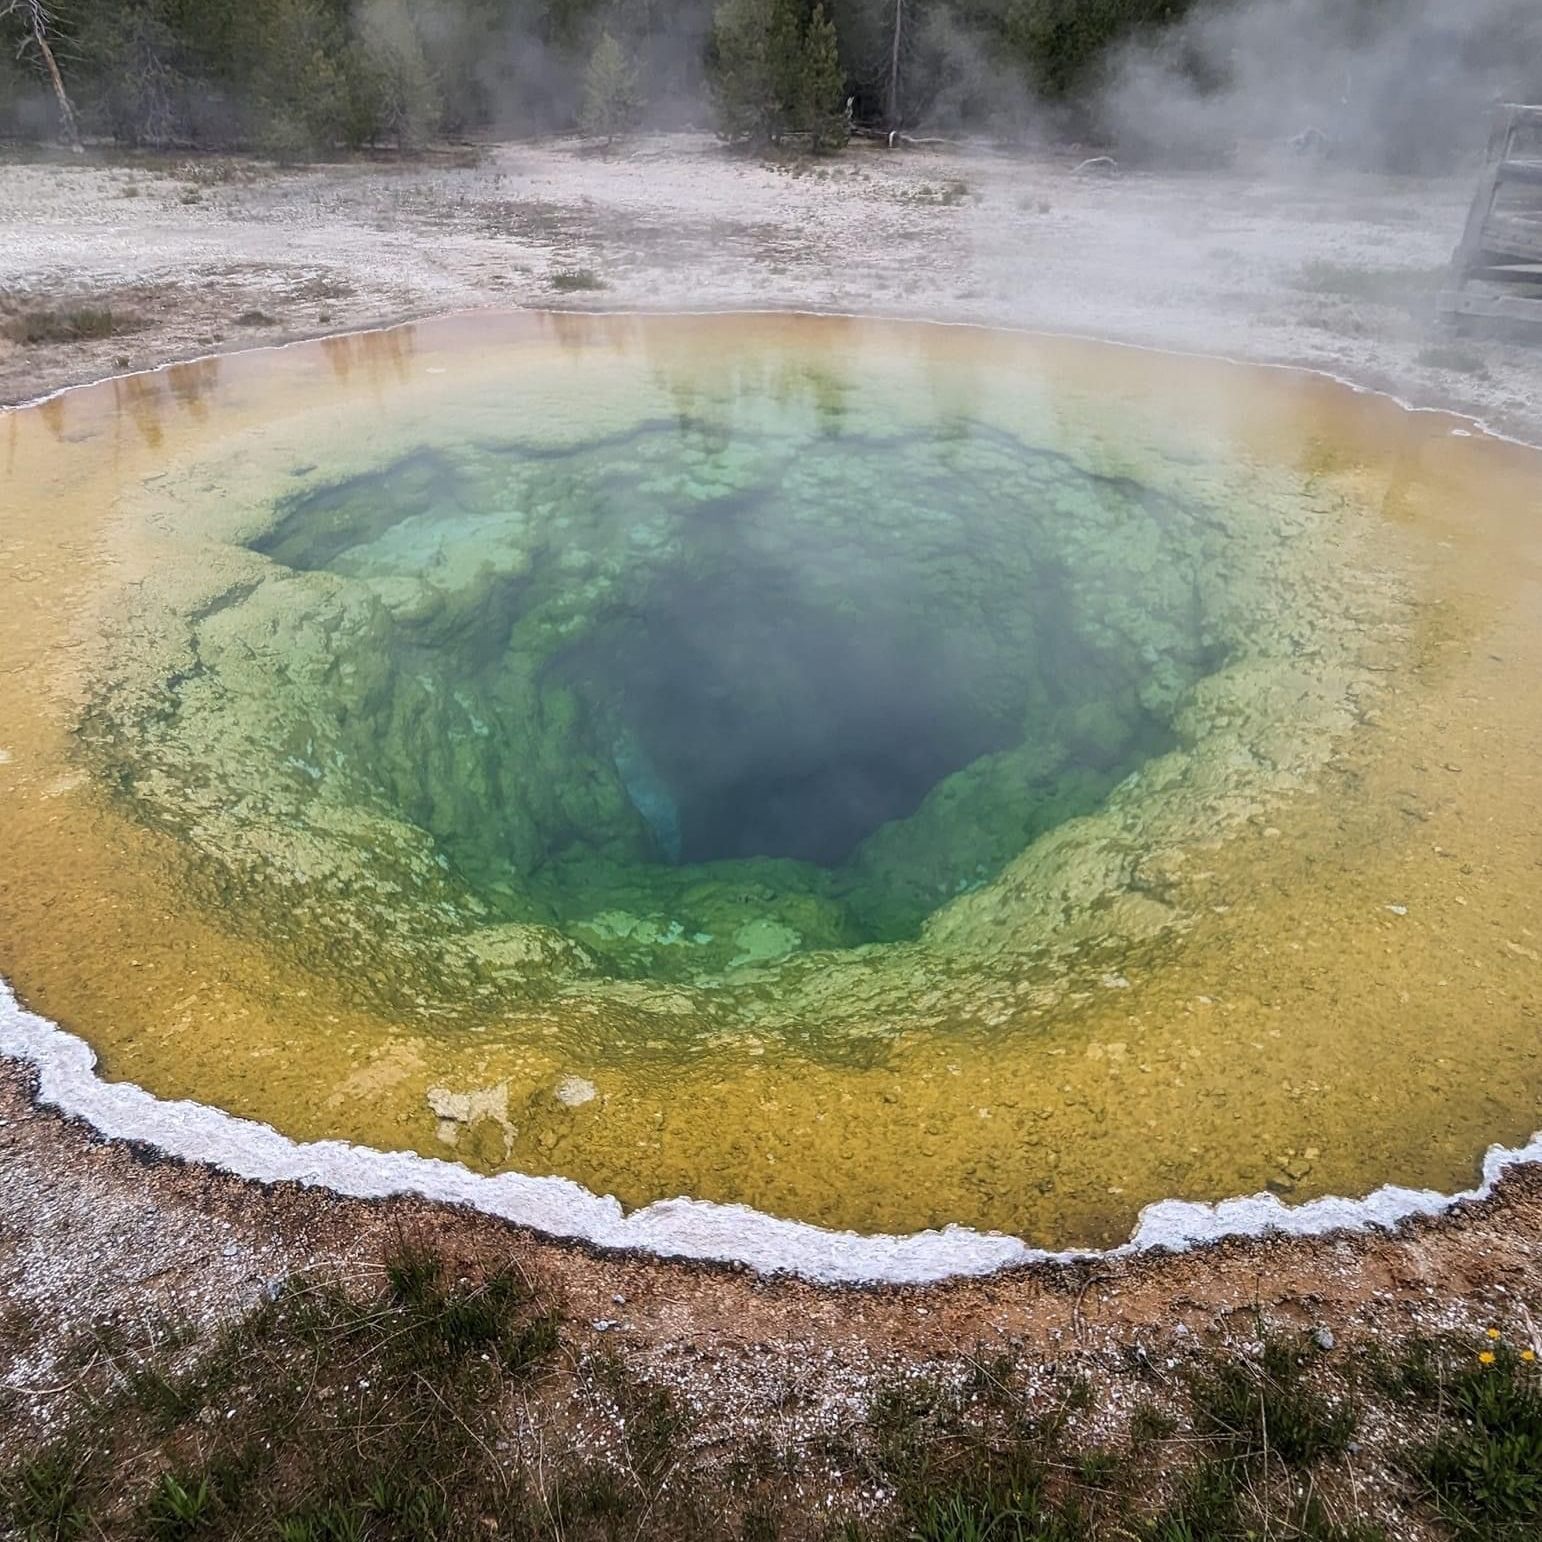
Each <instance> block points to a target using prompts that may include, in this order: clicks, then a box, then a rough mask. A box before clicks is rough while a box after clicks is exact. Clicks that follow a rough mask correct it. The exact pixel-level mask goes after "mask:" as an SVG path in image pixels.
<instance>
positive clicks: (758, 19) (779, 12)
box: [711, 0, 846, 149]
mask: <svg viewBox="0 0 1542 1542" xmlns="http://www.w3.org/2000/svg"><path fill="white" fill-rule="evenodd" d="M711 62H712V87H713V98H714V101H715V104H716V107H717V114H718V129H719V132H720V133H721V134H722V135H723V137H724V138H726V139H734V140H743V141H748V142H749V143H750V144H752V145H767V144H776V143H778V142H780V141H781V139H782V138H783V137H784V136H785V135H788V134H807V135H809V136H810V138H811V139H812V141H813V143H814V146H815V148H816V149H824V148H827V147H829V146H831V145H835V144H840V143H843V142H844V140H845V137H846V118H845V113H844V100H845V78H844V76H843V74H842V71H841V63H840V53H839V49H838V47H837V42H836V35H835V27H834V25H833V23H832V22H831V21H830V19H829V17H828V16H827V15H826V13H825V9H824V6H823V5H822V4H820V3H819V0H815V4H814V6H813V8H812V9H811V10H810V9H809V8H808V7H807V5H806V0H724V3H723V4H722V5H720V6H719V7H718V9H717V12H716V15H715V17H714V20H713V36H712V61H711Z"/></svg>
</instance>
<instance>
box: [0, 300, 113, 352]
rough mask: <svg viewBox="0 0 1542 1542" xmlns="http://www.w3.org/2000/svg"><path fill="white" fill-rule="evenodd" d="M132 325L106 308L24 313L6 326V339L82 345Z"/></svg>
mask: <svg viewBox="0 0 1542 1542" xmlns="http://www.w3.org/2000/svg"><path fill="white" fill-rule="evenodd" d="M134 325H135V323H134V322H133V321H132V319H131V318H129V317H127V316H121V315H118V314H117V313H115V312H114V311H113V310H112V309H111V308H110V307H108V306H105V305H80V306H73V307H70V308H68V309H65V310H42V311H23V312H21V313H20V314H19V315H16V316H12V317H11V318H10V319H9V320H8V321H7V322H6V323H5V335H6V336H7V337H9V338H10V339H11V340H12V341H13V342H18V343H81V342H90V341H93V340H95V339H97V338H102V337H112V336H113V335H114V334H116V333H118V332H127V331H130V330H132V328H133V326H134Z"/></svg>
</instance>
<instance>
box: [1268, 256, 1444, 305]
mask: <svg viewBox="0 0 1542 1542" xmlns="http://www.w3.org/2000/svg"><path fill="white" fill-rule="evenodd" d="M1445 273H1446V270H1445V269H1444V268H1389V267H1374V266H1368V265H1366V264H1363V263H1353V262H1334V261H1331V260H1330V259H1327V258H1320V257H1319V258H1313V259H1312V260H1311V261H1310V262H1305V263H1303V264H1302V265H1301V267H1300V268H1299V269H1298V270H1297V271H1296V273H1295V275H1294V277H1293V278H1292V279H1291V280H1290V282H1291V285H1292V287H1294V288H1296V289H1301V290H1304V291H1306V292H1307V293H1309V294H1324V295H1336V296H1338V297H1339V298H1340V299H1344V300H1361V301H1365V302H1367V303H1369V304H1373V305H1405V306H1406V305H1409V304H1410V303H1412V302H1414V301H1416V300H1420V299H1424V298H1428V297H1430V296H1432V295H1433V294H1434V293H1435V291H1436V290H1437V289H1438V288H1439V287H1440V283H1441V280H1442V279H1443V278H1444V277H1445Z"/></svg>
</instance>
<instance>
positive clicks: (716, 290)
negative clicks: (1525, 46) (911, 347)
mask: <svg viewBox="0 0 1542 1542" xmlns="http://www.w3.org/2000/svg"><path fill="white" fill-rule="evenodd" d="M1076 163H1077V157H1076V155H1075V154H1074V153H1067V154H1066V155H1063V156H1059V157H1047V156H1046V157H1037V158H1025V157H1021V156H1007V155H1000V154H991V153H984V152H975V153H968V154H965V153H962V152H952V151H936V150H924V151H914V152H898V153H895V152H890V151H887V150H883V149H877V148H872V147H865V146H864V147H858V148H855V149H853V150H852V151H850V152H849V153H848V154H846V155H845V156H842V157H841V158H839V159H836V160H832V161H830V162H828V163H815V164H814V165H813V166H812V167H811V168H810V167H808V166H805V165H772V164H765V163H761V162H754V161H747V160H743V159H737V158H732V157H729V156H728V155H726V154H725V153H724V152H723V151H722V150H721V149H720V148H718V147H717V146H716V145H715V144H714V143H713V142H712V141H710V140H708V139H705V138H692V137H671V138H667V139H650V140H643V141H640V142H637V143H635V144H633V145H631V146H629V147H627V148H625V149H618V150H617V151H616V152H615V153H614V154H613V155H610V156H608V157H607V156H603V155H599V154H596V153H593V151H592V149H591V148H589V147H586V146H584V145H582V144H578V143H575V142H558V143H540V144H510V145H500V146H496V147H493V148H489V149H487V150H485V151H483V152H480V153H472V152H467V153H465V154H462V155H458V156H446V157H441V158H438V159H429V160H426V161H421V162H415V163H411V164H407V165H399V164H395V163H386V164H368V163H359V164H350V165H344V166H324V167H315V168H308V169H304V170H298V171H280V170H278V169H276V168H273V167H270V166H266V165H264V164H262V163H259V162H250V161H231V160H225V159H214V160H210V159H204V160H195V161H186V162H176V161H172V160H166V159H157V160H153V161H152V160H124V161H120V162H118V163H115V164H112V165H92V164H86V165H59V164H52V165H39V164H23V165H4V164H0V298H3V301H4V303H6V304H8V305H10V306H13V307H15V306H56V305H59V304H61V303H68V302H70V301H83V300H91V301H95V302H97V303H102V302H103V301H106V302H107V303H110V304H111V305H112V306H113V307H114V309H115V310H118V311H121V312H123V313H124V315H125V316H127V317H132V318H136V319H137V322H138V326H137V329H136V330H133V331H129V332H125V333H123V334H122V335H120V336H117V337H113V338H108V339H103V340H101V341H98V342H94V343H89V344H55V345H43V346H32V347H23V346H19V345H15V344H4V343H0V397H3V398H4V399H7V400H13V401H14V400H21V399H25V398H27V397H29V396H32V395H36V394H37V393H38V392H39V391H40V390H43V389H48V388H51V387H54V386H58V385H64V384H69V383H72V382H76V381H79V380H81V379H84V378H89V377H91V376H93V375H100V374H106V373H112V372H114V371H115V370H118V369H124V368H131V367H132V368H137V367H140V366H144V365H148V364H153V363H163V362H165V361H167V360H168V359H173V358H177V357H186V356H188V355H191V354H197V353H204V352H209V351H212V350H216V349H224V348H234V347H241V346H247V345H250V343H251V342H252V341H253V340H254V339H257V340H261V341H274V340H277V339H280V338H287V337H293V336H306V335H313V334H316V333H318V332H326V331H333V330H339V329H343V328H348V327H358V326H364V325H369V324H372V323H376V322H380V321H384V320H390V319H400V318H403V317H407V316H414V315H422V314H426V313H429V312H433V311H443V310H447V309H454V308H461V307H476V306H488V305H495V306H531V305H554V304H557V305H561V304H572V303H573V302H574V301H578V302H580V303H581V304H582V305H584V306H585V307H594V306H597V305H598V306H603V307H616V308H639V307H640V308H650V309H660V308H665V309H667V308H671V307H673V308H693V307H704V306H705V307H712V306H724V307H777V306H793V307H802V308H810V309H828V310H846V311H862V312H870V313H875V314H889V315H907V316H925V317H935V318H939V319H949V320H961V321H979V322H992V323H996V324H1011V325H1016V326H1024V327H1032V328H1045V329H1050V330H1055V331H1066V332H1085V333H1095V334H1097V335H1099V336H1102V337H1108V338H1113V339H1117V340H1120V341H1126V342H1132V343H1143V344H1151V345H1157V346H1164V347H1172V348H1180V349H1192V350H1198V351H1202V352H1211V353H1225V354H1231V355H1235V356H1238V357H1245V358H1251V359H1261V360H1269V361H1273V362H1278V363H1288V364H1306V365H1311V366H1315V367H1318V368H1322V369H1326V370H1330V371H1332V372H1334V373H1337V374H1340V375H1343V376H1345V377H1346V378H1349V379H1351V380H1353V381H1355V382H1357V383H1360V384H1364V385H1369V386H1374V387H1378V388H1383V389H1390V390H1393V391H1395V392H1396V393H1397V394H1399V395H1401V396H1403V397H1405V398H1406V399H1408V400H1411V401H1414V402H1416V403H1418V404H1420V405H1432V406H1444V407H1454V408H1457V409H1460V410H1464V411H1470V412H1474V413H1476V414H1478V415H1480V416H1482V417H1484V418H1485V419H1487V420H1488V421H1490V422H1491V423H1493V425H1494V426H1496V427H1498V428H1501V429H1503V430H1505V431H1507V432H1511V433H1515V434H1518V435H1520V436H1522V437H1535V436H1536V435H1537V433H1538V432H1539V424H1542V349H1536V348H1526V347H1521V346H1505V345H1502V344H1499V343H1496V342H1492V341H1485V342H1461V343H1454V342H1453V340H1452V339H1451V338H1450V337H1449V336H1448V335H1447V334H1446V333H1445V332H1444V331H1443V330H1442V329H1441V327H1440V325H1439V323H1438V322H1437V321H1436V320H1435V317H1434V303H1433V302H1434V295H1435V292H1436V290H1437V289H1438V288H1439V285H1440V283H1441V280H1442V278H1443V276H1444V268H1445V264H1446V263H1447V261H1448V259H1449V257H1450V254H1451V250H1452V248H1453V246H1454V245H1455V242H1456V239H1457V237H1458V235H1459V234H1460V231H1461V226H1462V221H1463V219H1464V217H1465V213H1466V208H1467V203H1468V200H1469V198H1470V196H1471V179H1470V178H1466V177H1464V178H1459V179H1456V180H1448V181H1427V180H1416V179H1411V178H1388V177H1371V176H1365V175H1352V174H1348V173H1342V172H1330V171H1326V170H1324V169H1323V168H1320V167H1313V166H1310V165H1306V164H1303V163H1301V162H1299V161H1296V162H1292V163H1290V164H1288V165H1286V166H1283V167H1281V166H1275V167H1273V168H1272V169H1268V170H1262V171H1259V172H1257V173H1255V174H1252V175H1241V174H1228V175H1225V176H1214V175H1207V176H1198V175H1195V176H1171V175H1155V174H1150V173H1144V172H1135V173H1130V174H1128V175H1122V176H1101V177H1100V176H1090V175H1078V174H1077V172H1076V170H1075V165H1076ZM574 274H585V275H592V276H593V279H594V280H595V281H597V282H598V283H600V284H602V285H603V286H604V287H603V288H602V289H595V290H583V291H576V292H575V291H573V290H571V289H563V288H562V287H560V285H561V284H562V282H563V277H564V276H565V275H566V276H569V280H570V281H571V275H574ZM250 312H259V313H261V316H262V318H263V319H262V320H260V321H259V320H257V318H256V317H252V316H249V315H248V313H250ZM242 318H246V319H245V320H244V322H243V320H242Z"/></svg>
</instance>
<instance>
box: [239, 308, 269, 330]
mask: <svg viewBox="0 0 1542 1542" xmlns="http://www.w3.org/2000/svg"><path fill="white" fill-rule="evenodd" d="M236 325H237V326H238V327H276V326H277V325H278V319H277V317H274V316H270V315H269V314H268V313H267V312H266V311H259V310H250V311H242V312H241V314H240V315H239V316H237V317H236Z"/></svg>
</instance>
